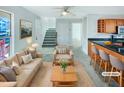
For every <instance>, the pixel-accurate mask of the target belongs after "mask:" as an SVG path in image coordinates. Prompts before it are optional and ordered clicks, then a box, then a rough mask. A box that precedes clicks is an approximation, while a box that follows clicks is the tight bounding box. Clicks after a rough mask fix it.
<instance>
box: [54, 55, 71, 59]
mask: <svg viewBox="0 0 124 93" xmlns="http://www.w3.org/2000/svg"><path fill="white" fill-rule="evenodd" d="M56 59H71V56H70V55H68V54H57V55H56Z"/></svg>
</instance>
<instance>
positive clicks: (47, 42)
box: [43, 41, 56, 44]
mask: <svg viewBox="0 0 124 93" xmlns="http://www.w3.org/2000/svg"><path fill="white" fill-rule="evenodd" d="M43 44H56V41H52V42H50V41H45V42H43Z"/></svg>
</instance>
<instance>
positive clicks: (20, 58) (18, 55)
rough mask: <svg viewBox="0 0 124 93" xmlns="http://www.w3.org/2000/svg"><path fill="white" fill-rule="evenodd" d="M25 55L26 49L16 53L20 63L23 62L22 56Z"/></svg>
mask: <svg viewBox="0 0 124 93" xmlns="http://www.w3.org/2000/svg"><path fill="white" fill-rule="evenodd" d="M24 55H25V52H24V51H22V52H19V53H17V54H16V56H17V59H18V61H19V64H20V65H22V64H23V60H22V56H24Z"/></svg>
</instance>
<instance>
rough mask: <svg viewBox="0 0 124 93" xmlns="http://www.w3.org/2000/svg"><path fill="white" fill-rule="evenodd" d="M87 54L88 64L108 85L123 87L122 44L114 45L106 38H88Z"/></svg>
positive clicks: (123, 58) (123, 57) (123, 53)
mask: <svg viewBox="0 0 124 93" xmlns="http://www.w3.org/2000/svg"><path fill="white" fill-rule="evenodd" d="M88 55H89V57H90V59H91V61H90V65H91V66H92V67H93V68H94V70H95V72H96V73H97V74H98V76H99V77H100V78H101V79H102V80H103V81H104V82H106V83H107V84H108V86H110V87H113V86H116V87H124V75H123V73H124V51H123V46H119V45H114V42H111V39H108V38H107V39H105V38H104V39H103V38H102V39H98V38H89V39H88Z"/></svg>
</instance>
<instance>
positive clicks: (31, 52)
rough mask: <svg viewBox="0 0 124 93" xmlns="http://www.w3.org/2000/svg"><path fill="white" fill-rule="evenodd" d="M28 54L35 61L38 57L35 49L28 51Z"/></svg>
mask: <svg viewBox="0 0 124 93" xmlns="http://www.w3.org/2000/svg"><path fill="white" fill-rule="evenodd" d="M28 53H30V54H31V56H32V58H33V59H35V58H36V57H37V52H36V50H35V49H28Z"/></svg>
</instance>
